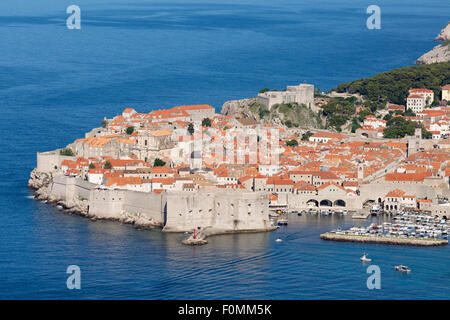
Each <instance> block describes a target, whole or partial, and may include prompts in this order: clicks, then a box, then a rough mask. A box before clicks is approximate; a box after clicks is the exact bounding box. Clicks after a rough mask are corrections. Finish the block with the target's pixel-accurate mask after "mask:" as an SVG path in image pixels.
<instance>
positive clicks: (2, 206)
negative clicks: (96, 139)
mask: <svg viewBox="0 0 450 320" xmlns="http://www.w3.org/2000/svg"><path fill="white" fill-rule="evenodd" d="M72 4H76V5H78V6H79V7H80V8H81V30H69V29H67V27H66V19H67V17H68V16H69V14H67V13H66V8H67V7H68V6H69V5H72ZM371 4H376V5H378V6H379V7H380V8H381V29H379V30H369V29H367V28H366V19H367V18H368V16H369V15H368V14H366V8H367V7H368V6H369V5H371ZM449 9H450V3H449V2H448V1H445V0H442V1H438V0H429V1H423V0H422V1H419V0H408V1H406V0H405V1H403V0H401V1H393V0H380V1H377V2H376V3H372V2H370V1H363V0H339V1H338V0H327V1H324V0H316V1H306V0H296V1H294V0H277V1H267V0H243V1H241V0H233V1H231V0H223V1H219V0H211V1H206V0H203V1H188V0H177V1H170V0H164V1H150V0H141V1H139V0H134V1H124V0H70V1H67V0H58V1H57V0H52V1H51V0H41V1H32V0H2V1H1V2H0V119H1V122H0V123H1V125H0V137H1V138H0V154H1V158H0V214H1V220H0V299H116V298H117V299H449V298H450V290H449V288H450V268H449V266H450V263H449V262H450V248H449V247H440V248H418V247H396V246H387V245H362V244H353V243H334V242H326V241H321V240H320V239H319V234H320V233H322V232H325V231H328V230H330V229H333V228H336V227H337V226H341V227H348V226H350V225H351V224H352V221H351V220H348V219H347V220H345V219H338V218H336V217H333V218H332V217H323V218H316V217H296V216H295V217H292V218H291V219H290V223H289V225H288V226H287V227H283V228H280V229H279V230H277V231H276V232H273V233H259V234H242V235H226V236H217V237H212V238H209V244H208V245H206V246H202V247H186V246H183V245H182V244H181V243H180V241H181V240H182V239H183V238H184V237H185V235H183V234H164V233H162V232H161V231H160V230H151V231H149V230H147V231H142V230H136V229H134V228H133V227H132V226H129V225H121V224H119V223H116V222H108V221H97V222H91V221H89V220H87V219H84V218H81V217H78V216H71V215H68V214H65V213H63V212H61V211H58V210H57V209H56V208H54V207H52V206H50V205H47V204H43V203H40V202H38V201H35V200H34V199H32V197H31V192H30V191H29V190H28V189H27V187H26V184H27V179H28V175H29V173H30V171H31V170H32V169H33V168H34V167H35V165H36V159H35V157H36V152H38V151H47V150H52V149H56V148H59V147H62V146H65V145H67V144H68V143H70V142H72V141H73V140H74V139H76V138H79V137H82V136H83V135H84V133H85V132H86V131H89V130H90V129H91V128H93V127H95V126H98V125H99V124H100V122H101V121H102V119H103V117H104V116H107V117H112V116H114V115H116V114H118V113H120V112H121V111H122V110H123V109H124V108H126V107H133V108H135V109H136V110H138V111H140V112H149V111H151V110H152V109H155V108H161V107H171V106H174V105H180V104H203V103H205V104H211V105H213V106H214V107H216V109H217V110H218V111H220V108H221V106H222V104H223V103H224V102H225V101H227V100H231V99H240V98H246V97H251V96H254V95H255V94H256V92H257V91H258V90H259V89H261V88H265V87H268V88H271V89H272V88H276V89H283V88H284V87H285V86H286V85H291V84H298V83H303V82H306V83H313V84H314V85H315V86H316V87H317V88H321V89H323V90H328V89H330V88H333V87H335V86H337V85H338V84H339V83H341V82H346V81H351V80H354V79H358V78H362V77H367V76H371V75H374V74H376V73H378V72H383V71H388V70H391V69H392V68H397V67H402V66H407V65H412V64H414V62H415V60H416V59H417V58H418V57H419V56H421V55H422V54H423V53H425V52H427V51H428V50H430V49H431V48H432V47H433V46H435V45H436V43H435V42H434V41H433V39H434V37H435V36H436V35H437V34H438V33H439V31H440V30H441V28H442V27H444V26H445V24H446V23H447V22H448V20H449V17H448V13H449V12H450V10H449ZM369 222H370V221H367V222H365V223H369ZM277 237H282V238H283V239H284V241H283V242H281V243H276V242H275V239H276V238H277ZM364 251H366V252H368V253H369V256H370V257H371V258H372V259H373V264H376V265H378V266H379V267H380V269H381V289H380V290H369V289H368V288H367V286H366V281H367V278H368V277H369V276H370V275H369V274H367V273H366V271H367V265H366V266H364V265H362V264H361V262H360V261H359V257H360V256H361V255H362V253H363V252H364ZM397 264H405V265H408V266H410V267H411V269H412V272H411V274H409V275H401V274H398V273H396V272H395V271H394V265H397ZM69 265H78V266H79V267H80V269H81V290H68V289H67V287H66V279H67V277H68V274H66V269H67V267H68V266H69Z"/></svg>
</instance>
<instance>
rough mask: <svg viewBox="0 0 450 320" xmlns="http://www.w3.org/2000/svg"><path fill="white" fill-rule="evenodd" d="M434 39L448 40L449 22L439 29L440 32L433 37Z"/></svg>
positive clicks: (449, 32) (449, 35) (449, 38)
mask: <svg viewBox="0 0 450 320" xmlns="http://www.w3.org/2000/svg"><path fill="white" fill-rule="evenodd" d="M434 40H436V41H448V40H450V22H449V23H448V24H447V26H446V27H445V28H444V29H442V30H441V33H439V34H438V36H437V37H436V38H435V39H434Z"/></svg>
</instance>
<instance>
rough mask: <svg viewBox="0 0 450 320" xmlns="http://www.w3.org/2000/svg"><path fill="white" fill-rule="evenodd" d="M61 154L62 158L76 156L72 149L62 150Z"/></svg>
mask: <svg viewBox="0 0 450 320" xmlns="http://www.w3.org/2000/svg"><path fill="white" fill-rule="evenodd" d="M59 154H60V155H62V156H69V157H73V156H74V153H73V151H72V149H70V148H64V149H61V150H60V151H59Z"/></svg>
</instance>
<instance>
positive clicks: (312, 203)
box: [306, 199, 319, 207]
mask: <svg viewBox="0 0 450 320" xmlns="http://www.w3.org/2000/svg"><path fill="white" fill-rule="evenodd" d="M306 205H307V206H308V207H318V206H319V201H317V200H314V199H310V200H308V201H307V202H306Z"/></svg>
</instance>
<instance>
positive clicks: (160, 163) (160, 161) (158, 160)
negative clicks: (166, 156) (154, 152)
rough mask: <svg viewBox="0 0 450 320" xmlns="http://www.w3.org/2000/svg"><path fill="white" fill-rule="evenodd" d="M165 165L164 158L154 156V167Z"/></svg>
mask: <svg viewBox="0 0 450 320" xmlns="http://www.w3.org/2000/svg"><path fill="white" fill-rule="evenodd" d="M165 165H166V162H165V161H164V160H161V159H160V158H156V159H155V161H154V162H153V166H154V167H164V166H165Z"/></svg>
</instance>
